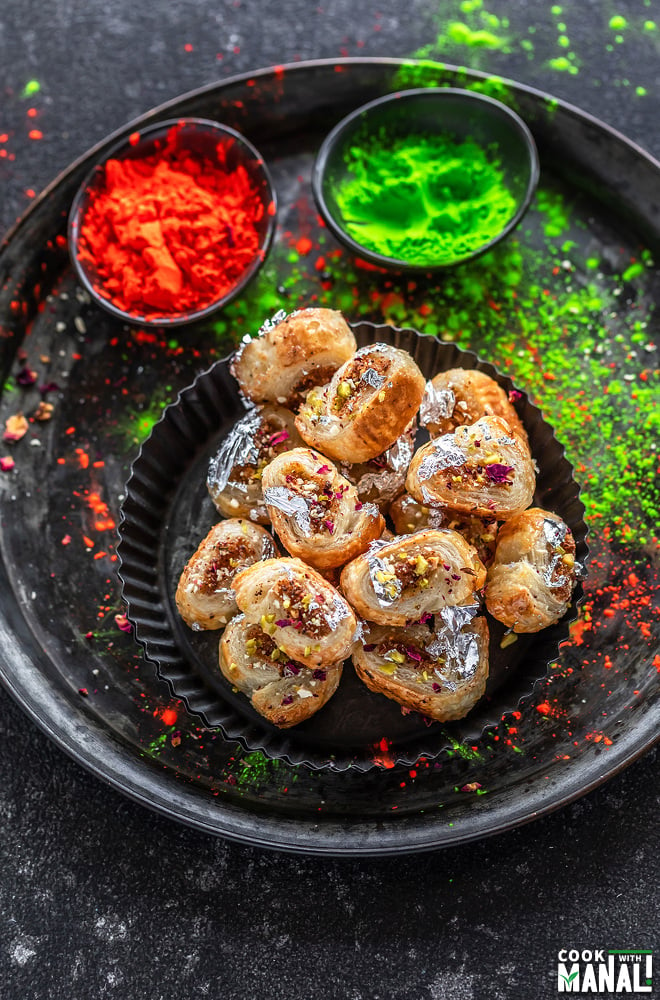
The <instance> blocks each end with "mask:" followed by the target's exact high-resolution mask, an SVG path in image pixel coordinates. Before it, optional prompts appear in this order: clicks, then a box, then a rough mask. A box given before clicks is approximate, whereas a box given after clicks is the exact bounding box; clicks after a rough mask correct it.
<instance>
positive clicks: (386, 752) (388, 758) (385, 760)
mask: <svg viewBox="0 0 660 1000" xmlns="http://www.w3.org/2000/svg"><path fill="white" fill-rule="evenodd" d="M374 751H375V753H374V757H373V761H374V764H376V766H377V767H385V768H390V767H394V757H393V756H392V753H391V751H390V742H389V740H388V739H386V738H385V737H383V738H382V740H381V741H380V743H376V745H375V747H374Z"/></svg>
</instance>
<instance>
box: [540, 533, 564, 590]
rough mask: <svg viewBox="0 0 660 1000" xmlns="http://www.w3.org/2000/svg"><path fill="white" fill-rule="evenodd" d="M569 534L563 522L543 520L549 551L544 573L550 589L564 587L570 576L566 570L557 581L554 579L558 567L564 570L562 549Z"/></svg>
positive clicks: (544, 535)
mask: <svg viewBox="0 0 660 1000" xmlns="http://www.w3.org/2000/svg"><path fill="white" fill-rule="evenodd" d="M567 533H568V527H567V526H566V525H565V524H564V522H563V521H559V522H557V521H554V520H552V519H551V518H549V517H544V518H543V537H544V538H545V541H546V544H547V546H548V549H549V550H550V551H549V556H550V558H549V561H548V564H547V566H546V568H545V571H544V573H543V582H544V583H545V584H546V585H547V586H548V587H562V586H563V585H564V584H565V582H566V578H567V576H568V573H567V572H566V570H565V569H564V571H563V572H562V573H560V574H559V575H558V577H557V578H556V579H553V577H554V575H555V572H556V570H557V567H559V568H560V569H562V567H563V565H564V564H563V562H562V560H563V558H564V550H563V549H562V544H563V542H564V539H565V538H566V535H567Z"/></svg>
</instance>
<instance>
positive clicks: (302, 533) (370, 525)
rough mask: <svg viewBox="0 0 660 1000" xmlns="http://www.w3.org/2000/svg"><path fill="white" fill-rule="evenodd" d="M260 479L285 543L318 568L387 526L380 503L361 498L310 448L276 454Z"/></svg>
mask: <svg viewBox="0 0 660 1000" xmlns="http://www.w3.org/2000/svg"><path fill="white" fill-rule="evenodd" d="M262 485H263V491H264V500H265V502H266V505H267V507H268V513H269V515H270V518H271V521H272V523H273V527H274V528H275V531H276V532H277V534H278V535H279V537H280V538H281V540H282V543H283V545H284V547H285V548H286V549H287V551H288V552H290V553H291V555H293V556H298V557H299V558H300V559H304V560H305V562H308V563H310V564H311V565H312V566H315V567H316V568H317V569H332V568H333V567H334V566H342V565H343V564H344V563H345V562H348V560H349V559H353V558H354V556H357V555H359V553H360V552H364V551H365V549H367V548H368V547H369V545H370V543H371V542H373V541H374V539H376V538H378V537H379V536H380V535H381V533H382V531H383V528H384V527H385V520H384V518H383V516H382V515H381V513H380V511H379V510H378V507H377V506H376V505H375V504H372V503H367V504H363V503H362V502H361V501H360V500H359V498H358V492H357V490H356V488H355V486H353V485H352V484H351V483H349V481H348V480H347V479H344V477H343V476H340V475H339V473H338V472H337V468H336V466H335V465H334V464H333V463H332V462H330V461H329V460H328V459H327V458H325V457H324V456H323V455H319V453H318V452H317V451H313V450H312V449H311V448H294V449H293V450H292V451H287V452H285V453H284V454H283V455H278V456H277V458H275V459H273V461H272V462H270V464H269V465H267V466H266V468H265V469H264V470H263V474H262Z"/></svg>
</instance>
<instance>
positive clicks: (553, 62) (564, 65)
mask: <svg viewBox="0 0 660 1000" xmlns="http://www.w3.org/2000/svg"><path fill="white" fill-rule="evenodd" d="M548 66H549V67H550V69H556V70H557V71H558V72H559V73H570V74H571V75H572V76H575V74H576V73H577V72H578V68H577V66H575V65H574V64H573V63H572V62H571V60H570V59H569V58H567V57H566V56H557V57H556V58H555V59H549V60H548Z"/></svg>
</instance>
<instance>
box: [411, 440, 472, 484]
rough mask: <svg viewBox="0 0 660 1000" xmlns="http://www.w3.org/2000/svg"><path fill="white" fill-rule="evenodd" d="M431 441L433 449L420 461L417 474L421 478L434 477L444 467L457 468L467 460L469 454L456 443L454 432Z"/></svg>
mask: <svg viewBox="0 0 660 1000" xmlns="http://www.w3.org/2000/svg"><path fill="white" fill-rule="evenodd" d="M431 443H432V445H433V450H431V449H429V451H428V452H427V454H426V455H424V458H423V459H422V461H421V462H420V463H419V468H418V470H417V475H418V476H419V478H420V479H422V480H423V479H432V478H433V476H435V475H436V473H438V472H441V471H442V470H443V469H451V468H457V467H458V466H460V465H465V463H466V462H467V455H466V454H465V452H464V451H463V449H462V448H459V447H458V445H457V444H456V443H455V441H454V435H453V434H443V435H442V437H439V438H436V439H435V440H434V441H432V442H431Z"/></svg>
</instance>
